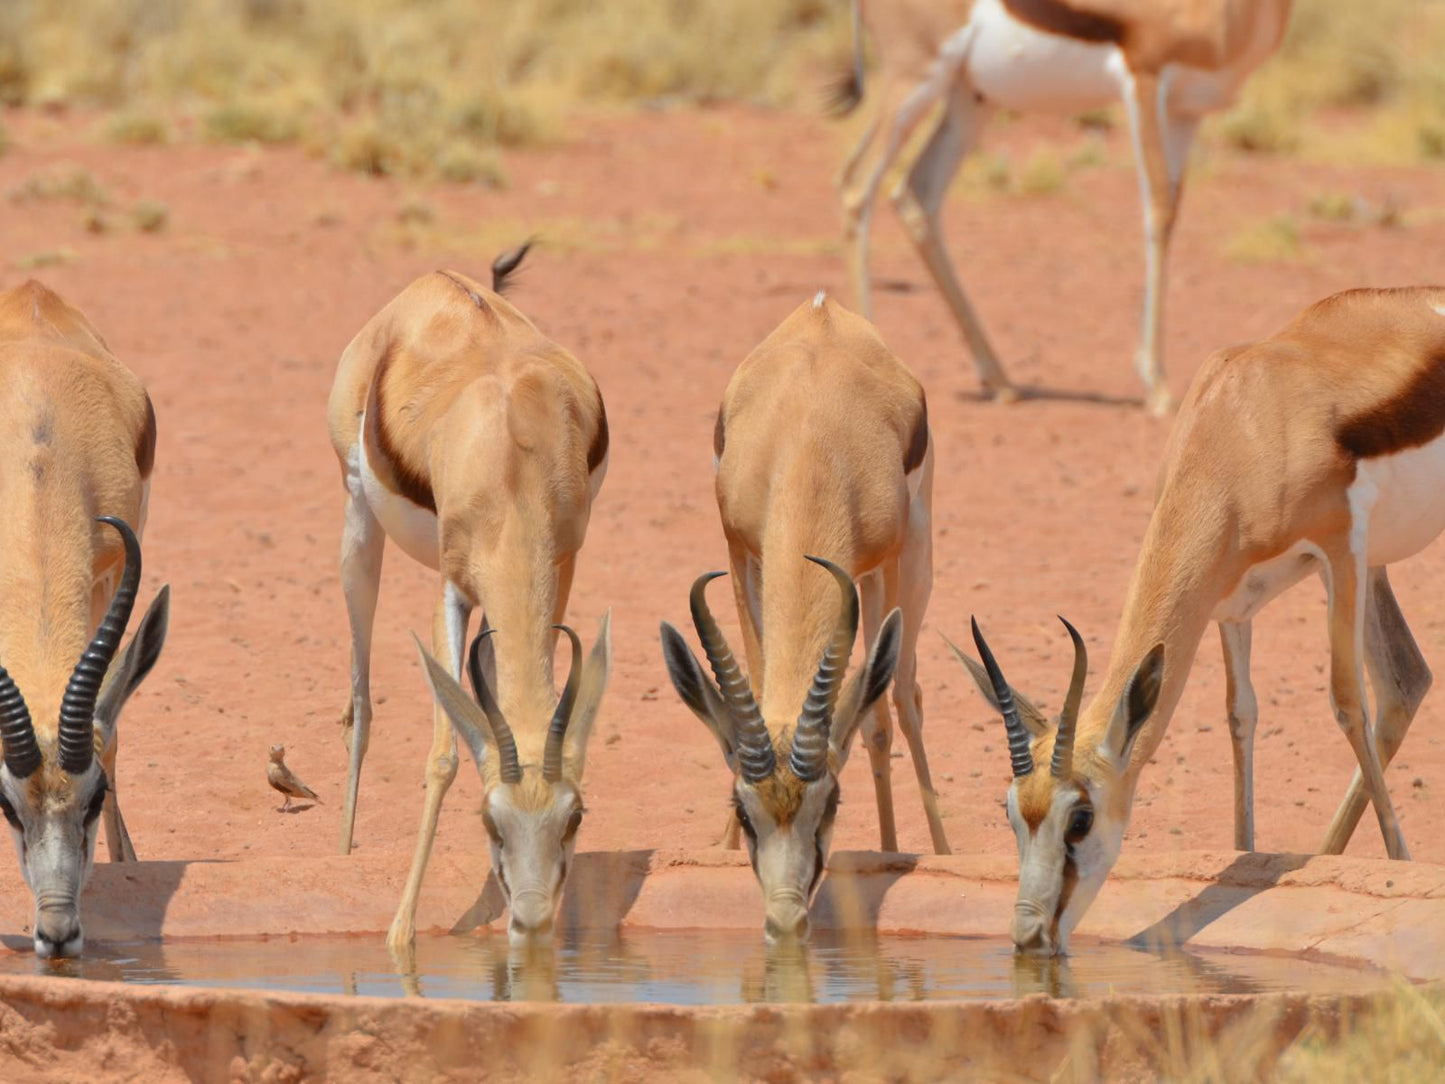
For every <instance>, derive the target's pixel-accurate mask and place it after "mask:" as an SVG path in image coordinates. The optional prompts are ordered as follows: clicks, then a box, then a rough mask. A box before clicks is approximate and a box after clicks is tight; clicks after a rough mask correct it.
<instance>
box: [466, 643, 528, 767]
mask: <svg viewBox="0 0 1445 1084" xmlns="http://www.w3.org/2000/svg"><path fill="white" fill-rule="evenodd" d="M496 631H497V630H496V629H483V630H482V631H481V632H479V633H477V638H476V639H475V640H473V641H472V648H471V650H470V651H469V652H467V676H468V677H469V678H471V679H472V692H473V693H474V694H475V695H476V698H477V703H478V704H480V705H481V707H482V714H483V715H485V716H486V717H487V722H488V723H489V724H490V725H491V728H492V743H493V744H494V745H495V746H496V747H497V769H498V772H499V773H500V775H501V779H502V782H503V783H520V782H521V781H522V765H521V762H520V761H519V760H518V759H517V739H516V738H514V737H513V736H512V728H511V727H510V726H508V725H507V717H506V716H505V715H503V714H502V709H501V708H499V707H498V706H497V701H496V699H495V698H494V697H493V696H492V690H491V689H489V688H488V687H487V679H486V676H485V675H484V674H483V673H482V641H483V640H485V639H486V638H487V637H488V636H490V635H491V634H492V633H494V632H496Z"/></svg>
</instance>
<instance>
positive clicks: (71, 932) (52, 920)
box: [35, 897, 85, 959]
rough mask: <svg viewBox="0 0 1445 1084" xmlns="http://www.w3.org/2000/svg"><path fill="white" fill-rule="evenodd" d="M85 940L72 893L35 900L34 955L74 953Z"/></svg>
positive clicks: (76, 904) (45, 955)
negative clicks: (65, 895)
mask: <svg viewBox="0 0 1445 1084" xmlns="http://www.w3.org/2000/svg"><path fill="white" fill-rule="evenodd" d="M84 943H85V936H84V934H83V932H82V931H81V928H80V907H79V905H78V903H77V902H76V900H75V899H74V898H73V897H64V898H55V899H49V898H44V897H42V898H40V899H38V900H37V901H36V908H35V955H37V956H39V957H42V958H44V959H51V958H57V957H65V956H77V955H79V954H80V950H81V947H82V946H83V945H84Z"/></svg>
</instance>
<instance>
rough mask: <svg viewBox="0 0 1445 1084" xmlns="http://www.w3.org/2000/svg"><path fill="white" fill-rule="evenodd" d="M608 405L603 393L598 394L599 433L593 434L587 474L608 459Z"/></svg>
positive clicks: (599, 391)
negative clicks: (603, 399) (603, 398)
mask: <svg viewBox="0 0 1445 1084" xmlns="http://www.w3.org/2000/svg"><path fill="white" fill-rule="evenodd" d="M609 439H611V438H610V437H609V435H608V432H607V404H605V403H604V402H603V401H602V392H601V390H600V389H599V390H598V392H597V432H596V433H594V434H592V446H591V447H590V448H588V449H587V473H588V474H591V473H592V472H593V471H595V470H596V469H597V464H599V463H601V462H602V461H603V460H604V459H606V458H607V442H608V440H609Z"/></svg>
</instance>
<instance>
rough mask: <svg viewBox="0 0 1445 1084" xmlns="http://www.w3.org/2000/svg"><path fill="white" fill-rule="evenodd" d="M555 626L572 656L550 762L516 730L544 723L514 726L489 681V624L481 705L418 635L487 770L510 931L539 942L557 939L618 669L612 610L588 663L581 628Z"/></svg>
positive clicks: (442, 700)
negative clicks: (603, 713) (601, 716)
mask: <svg viewBox="0 0 1445 1084" xmlns="http://www.w3.org/2000/svg"><path fill="white" fill-rule="evenodd" d="M553 627H554V628H556V629H557V630H558V631H559V632H561V633H562V634H563V635H564V636H566V637H567V640H568V642H569V643H570V644H571V646H572V663H571V668H570V669H569V671H568V674H567V683H566V685H565V686H563V689H562V696H561V698H560V699H559V700H558V701H557V706H556V710H555V711H554V712H553V713H552V717H551V720H550V722H547V723H545V727H546V739H545V742H544V744H543V748H542V759H541V763H536V762H534V761H532V760H529V759H527V758H525V757H524V756H523V755H522V754H521V753H519V752H518V746H517V734H518V733H522V734H530V733H537V732H539V731H540V730H541V728H542V725H543V724H542V721H541V720H538V721H537V725H536V726H527V727H526V729H525V730H524V729H523V726H524V724H525V723H526V722H528V721H525V720H520V719H519V720H515V724H516V730H514V729H513V722H509V721H508V720H507V718H506V716H505V715H503V714H502V709H501V708H500V707H499V706H498V704H497V700H496V697H495V696H493V694H492V690H491V687H490V686H489V685H488V684H487V679H486V675H485V673H484V668H483V665H482V651H483V647H484V644H485V641H486V639H487V637H489V636H491V635H492V633H493V632H494V631H495V630H493V629H484V630H483V631H482V632H481V633H480V634H479V635H478V636H477V638H476V639H475V640H473V641H472V646H471V650H470V651H469V652H468V654H467V674H468V676H469V677H470V679H471V683H472V689H473V691H474V692H475V694H476V701H475V702H473V700H472V698H471V697H469V696H467V694H466V693H465V692H464V691H463V690H462V687H461V686H460V685H458V684H457V682H456V681H454V680H453V679H452V677H451V675H450V674H448V673H447V672H446V670H445V668H443V667H442V665H441V664H440V663H438V662H437V661H436V659H434V658H433V657H432V655H431V653H430V652H428V651H427V650H426V648H424V647H422V645H421V641H419V640H418V641H417V650H418V651H420V652H421V658H422V663H423V664H424V667H425V670H426V675H427V681H428V683H429V684H430V685H431V690H432V695H433V697H435V699H436V702H437V704H438V705H440V707H441V709H442V710H443V711H445V712H446V714H447V717H448V718H449V719H451V721H452V724H453V725H454V726H455V727H456V730H457V733H458V734H460V735H461V737H462V741H463V743H464V744H465V745H466V747H467V749H468V750H469V751H470V752H471V754H472V760H473V761H474V762H475V763H476V766H477V772H478V774H480V775H481V777H482V786H483V788H484V790H485V795H484V797H483V798H482V825H483V827H485V828H486V830H487V838H488V839H489V840H490V842H491V849H492V870H493V871H494V872H495V873H496V876H497V883H498V884H499V885H500V886H501V889H502V895H503V896H504V897H505V899H506V901H507V906H508V908H509V909H510V911H511V918H510V921H509V923H508V926H507V930H508V935H509V936H510V938H511V940H512V941H513V942H514V943H517V944H522V943H528V944H538V943H540V942H544V941H546V940H548V939H549V938H550V937H551V934H552V927H553V924H554V922H555V920H556V915H557V907H558V905H559V904H560V903H561V900H562V886H563V884H564V883H565V882H566V880H567V869H568V867H569V866H570V865H571V862H572V854H573V851H574V849H575V848H576V845H577V830H578V829H579V828H581V827H582V815H583V812H584V809H583V805H582V768H583V762H584V758H585V756H586V752H587V738H588V735H589V734H590V733H591V731H592V723H593V720H595V719H596V717H597V710H598V708H599V707H600V706H601V703H602V692H603V690H604V689H605V688H606V685H607V676H608V673H609V671H610V670H611V666H612V635H611V617H610V615H608V616H606V617H604V618H603V619H602V625H601V628H600V629H599V630H598V633H597V641H596V643H595V644H594V645H593V647H592V653H591V654H590V655H589V656H588V658H587V661H586V663H585V665H584V664H583V662H582V641H581V640H580V639H578V637H577V634H576V633H575V632H573V631H572V630H571V629H570V628H568V627H567V626H566V625H555V626H553ZM498 635H505V632H501V633H498Z"/></svg>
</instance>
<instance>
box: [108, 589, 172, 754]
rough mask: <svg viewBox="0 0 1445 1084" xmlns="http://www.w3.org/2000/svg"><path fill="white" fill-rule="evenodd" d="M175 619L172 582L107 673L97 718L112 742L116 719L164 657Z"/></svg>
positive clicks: (148, 610) (161, 593)
mask: <svg viewBox="0 0 1445 1084" xmlns="http://www.w3.org/2000/svg"><path fill="white" fill-rule="evenodd" d="M170 619H171V586H170V584H166V585H165V586H164V587H162V588H161V589H160V590H159V591H158V592H156V597H155V598H154V599H152V600H151V604H150V608H149V609H147V610H146V612H145V616H144V617H142V618H141V619H140V624H139V625H137V626H136V630H135V635H134V636H132V637H131V638H130V643H128V644H126V645H125V650H124V651H122V652H121V654H120V658H119V659H118V660H117V661H116V662H115V664H114V665H113V666H112V667H111V668H110V671H109V672H108V673H107V674H106V675H105V681H104V683H103V684H102V685H101V689H100V696H99V697H98V698H97V699H96V704H95V721H96V723H97V724H98V725H99V726H100V728H101V731H102V734H101V737H102V740H103V741H104V742H105V744H107V745H109V744H110V739H111V735H112V734H113V733H114V731H115V723H116V720H117V719H119V718H120V711H121V708H123V707H125V702H126V701H127V700H129V699H130V695H131V693H133V692H135V691H136V689H137V688H138V687H139V686H140V683H141V682H142V681H144V680H145V679H146V676H147V675H148V674H149V673H150V672H151V671H152V670H153V669H155V665H156V661H157V660H158V659H159V658H160V657H161V648H163V647H165V644H166V630H167V629H168V628H169V627H170Z"/></svg>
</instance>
